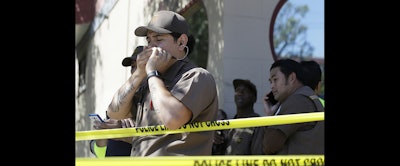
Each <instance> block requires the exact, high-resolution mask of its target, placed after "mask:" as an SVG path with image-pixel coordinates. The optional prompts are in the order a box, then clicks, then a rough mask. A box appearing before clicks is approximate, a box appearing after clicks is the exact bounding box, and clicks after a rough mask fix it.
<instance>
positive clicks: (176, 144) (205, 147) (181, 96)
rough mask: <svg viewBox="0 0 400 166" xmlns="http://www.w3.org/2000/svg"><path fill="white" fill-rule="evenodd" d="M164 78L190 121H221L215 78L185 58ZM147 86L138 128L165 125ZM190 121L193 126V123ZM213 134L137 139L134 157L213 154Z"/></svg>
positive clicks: (138, 113) (139, 104)
mask: <svg viewBox="0 0 400 166" xmlns="http://www.w3.org/2000/svg"><path fill="white" fill-rule="evenodd" d="M161 78H162V79H163V81H164V84H165V85H166V87H167V89H168V90H169V91H170V92H171V93H172V95H173V96H175V97H176V98H177V99H178V100H180V101H181V102H182V103H183V104H185V106H186V107H188V108H189V109H190V110H191V111H192V113H193V116H192V119H191V120H190V122H204V121H213V120H216V118H217V110H218V97H217V90H216V84H215V80H214V78H213V76H212V75H211V74H210V73H209V72H208V71H207V70H205V69H203V68H200V67H196V66H195V65H194V64H192V63H191V62H189V61H188V59H187V58H186V59H184V60H182V61H177V62H176V63H175V64H173V65H172V66H171V67H170V68H169V69H168V70H167V71H166V72H165V73H162V75H161ZM147 85H148V84H147V83H145V84H144V87H142V89H143V91H142V92H139V94H142V95H141V96H142V97H140V96H139V97H138V99H137V101H136V102H137V110H136V112H135V113H134V114H136V126H137V127H144V126H156V125H163V123H162V121H161V119H160V118H159V117H158V115H157V112H156V111H155V110H154V108H153V107H152V106H151V104H150V103H151V102H150V93H149V90H148V87H147ZM190 122H189V123H190ZM213 137H214V132H213V131H205V132H188V133H178V134H164V135H149V136H137V137H133V141H132V151H131V156H185V155H187V156H192V155H193V156H194V155H211V148H212V140H213V139H212V138H213Z"/></svg>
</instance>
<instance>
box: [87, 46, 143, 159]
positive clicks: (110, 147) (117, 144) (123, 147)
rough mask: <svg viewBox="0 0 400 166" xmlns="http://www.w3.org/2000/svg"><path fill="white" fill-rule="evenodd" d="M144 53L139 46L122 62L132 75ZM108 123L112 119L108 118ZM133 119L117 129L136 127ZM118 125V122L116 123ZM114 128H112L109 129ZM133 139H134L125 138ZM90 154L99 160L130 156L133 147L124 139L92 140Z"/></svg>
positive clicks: (126, 120) (96, 123)
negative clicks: (140, 55)
mask: <svg viewBox="0 0 400 166" xmlns="http://www.w3.org/2000/svg"><path fill="white" fill-rule="evenodd" d="M142 51H143V46H137V47H136V48H135V50H134V51H133V53H132V55H131V56H130V57H126V58H124V59H123V60H122V66H124V67H128V66H130V67H131V74H133V72H135V70H136V57H137V55H138V54H139V53H140V52H142ZM106 119H107V120H106V121H109V120H108V119H110V118H109V117H108V116H107V118H106ZM133 120H134V119H132V117H129V118H126V119H122V120H121V126H118V125H115V126H114V127H115V128H121V127H123V128H126V127H134V126H133V124H134V123H133ZM94 123H95V124H94V128H95V129H101V127H100V123H99V122H94ZM116 123H118V122H116ZM122 124H123V125H122ZM108 128H109V129H110V128H112V127H111V126H109V127H108ZM125 139H128V140H130V139H132V138H125ZM89 145H90V152H92V154H94V155H95V156H96V157H97V158H104V157H107V156H130V154H131V148H132V145H131V143H130V142H125V141H124V140H123V139H98V140H91V141H90V143H89Z"/></svg>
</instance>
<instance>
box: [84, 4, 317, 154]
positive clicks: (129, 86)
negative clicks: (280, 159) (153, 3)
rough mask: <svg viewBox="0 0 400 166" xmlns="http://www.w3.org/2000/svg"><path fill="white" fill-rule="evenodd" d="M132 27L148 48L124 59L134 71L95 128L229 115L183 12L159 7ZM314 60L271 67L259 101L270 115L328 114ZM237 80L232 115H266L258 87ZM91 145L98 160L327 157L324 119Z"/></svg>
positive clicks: (284, 61) (177, 122)
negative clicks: (196, 57) (196, 58)
mask: <svg viewBox="0 0 400 166" xmlns="http://www.w3.org/2000/svg"><path fill="white" fill-rule="evenodd" d="M134 32H135V35H136V36H137V37H145V38H146V40H147V43H148V45H147V46H139V47H137V48H136V49H135V51H134V53H133V54H132V56H130V57H126V58H124V59H123V61H122V65H123V66H126V67H128V66H130V67H131V76H130V77H129V78H128V79H127V80H126V82H125V83H124V84H122V86H121V87H120V88H119V89H118V90H117V92H115V94H114V96H113V98H112V100H111V102H110V104H109V106H108V108H107V110H106V115H107V118H106V119H105V120H104V122H98V121H96V122H95V123H94V124H93V125H94V126H93V127H94V128H95V129H99V130H101V129H114V128H129V127H145V126H156V125H164V126H165V127H167V128H168V129H172V130H173V129H178V128H180V127H181V126H183V125H185V124H188V123H193V122H204V121H216V120H225V119H228V117H227V114H226V112H225V111H224V110H222V109H220V108H219V103H218V96H217V88H216V82H215V80H214V77H213V75H212V74H211V73H210V72H209V71H207V70H206V69H204V68H201V67H198V66H196V65H195V64H194V63H192V62H191V61H190V58H189V57H190V53H191V52H192V51H193V47H194V45H195V40H194V38H193V36H192V35H191V33H190V32H189V25H188V23H187V22H186V20H185V18H184V17H183V16H181V15H180V14H178V13H176V12H173V11H164V10H163V11H158V12H156V13H155V14H154V15H153V17H152V19H151V20H150V22H149V23H148V25H146V26H139V27H137V28H136V29H135V31H134ZM316 65H318V64H316ZM316 65H315V62H313V61H307V62H297V61H295V60H291V59H279V60H276V61H275V62H274V63H273V64H272V65H271V67H270V68H269V72H270V77H269V78H268V79H269V81H270V83H271V91H269V92H267V93H266V95H264V96H265V97H264V98H263V99H262V100H263V103H264V110H263V111H264V112H265V113H266V116H279V115H285V114H297V113H307V112H322V111H324V101H323V99H322V98H321V97H320V96H318V95H317V94H318V92H319V90H320V89H319V87H320V83H321V69H320V67H319V65H318V66H316ZM232 84H233V87H234V101H235V105H236V114H235V115H234V117H233V119H239V118H251V117H261V115H259V114H258V113H256V111H255V110H254V104H255V103H256V101H257V88H256V86H255V85H254V84H253V83H252V82H251V81H250V80H248V79H240V78H238V79H234V80H233V81H232ZM90 149H91V152H92V153H93V154H94V155H96V157H98V158H103V157H107V156H199V155H204V156H208V155H263V154H264V155H272V154H277V155H282V154H324V122H323V121H315V122H306V123H296V124H285V125H274V126H263V127H250V128H234V129H226V130H215V131H202V132H185V133H177V134H164V135H148V136H134V137H127V138H117V139H99V140H92V141H91V142H90Z"/></svg>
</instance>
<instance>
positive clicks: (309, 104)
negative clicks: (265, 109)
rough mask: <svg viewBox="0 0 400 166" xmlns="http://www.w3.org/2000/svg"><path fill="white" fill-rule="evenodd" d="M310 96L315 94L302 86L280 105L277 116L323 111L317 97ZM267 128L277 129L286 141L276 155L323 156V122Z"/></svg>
mask: <svg viewBox="0 0 400 166" xmlns="http://www.w3.org/2000/svg"><path fill="white" fill-rule="evenodd" d="M312 95H314V96H315V93H314V91H313V90H312V89H311V88H310V87H308V86H303V87H301V88H299V89H297V90H296V91H295V92H294V93H293V94H292V95H290V96H289V97H288V98H287V99H286V100H285V101H284V102H283V103H282V104H281V108H280V110H278V111H279V112H278V115H285V114H297V113H308V112H320V111H324V108H323V106H322V104H321V102H319V99H318V97H317V96H316V97H315V98H314V99H311V98H310V97H309V96H312ZM267 127H268V128H273V129H278V130H280V131H282V132H283V133H284V134H285V135H286V137H287V139H286V140H284V142H285V143H284V147H283V148H282V149H281V150H279V151H278V152H277V154H278V155H284V154H315V155H320V154H324V147H325V144H324V140H325V138H324V131H325V128H324V127H325V123H324V121H315V122H305V123H295V124H287V125H273V126H267ZM264 137H270V135H267V134H265V135H264Z"/></svg>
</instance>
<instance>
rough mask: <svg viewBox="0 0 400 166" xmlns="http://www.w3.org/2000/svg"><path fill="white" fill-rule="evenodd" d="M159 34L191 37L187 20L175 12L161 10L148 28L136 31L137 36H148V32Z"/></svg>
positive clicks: (142, 27)
mask: <svg viewBox="0 0 400 166" xmlns="http://www.w3.org/2000/svg"><path fill="white" fill-rule="evenodd" d="M148 30H151V31H154V32H158V33H173V32H175V33H180V34H186V35H188V36H189V24H188V23H187V22H186V20H185V18H184V17H183V16H182V15H180V14H178V13H175V12H172V11H166V10H161V11H158V12H156V13H155V14H154V16H153V17H152V18H151V20H150V22H149V24H148V25H147V26H140V27H138V28H136V29H135V35H136V36H147V31H148Z"/></svg>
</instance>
